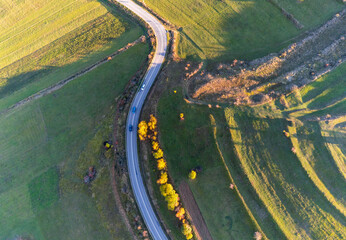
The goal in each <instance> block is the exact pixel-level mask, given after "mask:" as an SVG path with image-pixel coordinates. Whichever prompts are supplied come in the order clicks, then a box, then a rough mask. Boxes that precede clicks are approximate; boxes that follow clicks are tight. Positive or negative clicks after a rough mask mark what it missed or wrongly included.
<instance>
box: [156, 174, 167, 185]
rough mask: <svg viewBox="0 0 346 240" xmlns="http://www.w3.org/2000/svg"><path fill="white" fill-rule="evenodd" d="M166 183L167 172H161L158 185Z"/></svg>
mask: <svg viewBox="0 0 346 240" xmlns="http://www.w3.org/2000/svg"><path fill="white" fill-rule="evenodd" d="M167 181H168V175H167V172H164V171H162V172H161V175H160V178H159V180H157V183H158V184H165V183H167Z"/></svg>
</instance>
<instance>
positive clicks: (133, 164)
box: [116, 0, 168, 240]
mask: <svg viewBox="0 0 346 240" xmlns="http://www.w3.org/2000/svg"><path fill="white" fill-rule="evenodd" d="M116 1H117V2H119V3H120V4H122V5H123V6H125V7H127V8H128V9H130V10H131V11H132V12H134V13H135V14H136V15H137V16H139V17H140V18H142V19H143V20H144V21H145V22H146V23H148V24H149V26H150V27H151V28H152V29H153V31H154V34H155V37H156V52H155V55H154V58H153V60H152V62H151V64H150V66H149V68H148V71H147V73H146V75H145V76H144V80H143V85H142V87H141V89H140V90H139V91H138V92H137V94H136V96H135V97H134V99H133V101H132V104H131V107H130V110H129V113H128V116H127V122H126V126H127V127H126V156H127V165H128V169H129V175H130V181H131V186H132V189H133V192H134V195H135V198H136V201H137V205H138V207H139V210H140V212H141V214H142V217H143V219H144V222H145V224H146V226H147V228H148V229H149V232H150V234H151V236H152V237H153V238H154V239H155V240H166V239H168V238H167V236H166V234H165V231H164V230H163V229H162V227H161V225H160V223H159V221H158V218H157V216H156V214H155V212H154V210H153V207H152V205H151V203H150V201H149V197H148V194H147V192H146V189H145V186H144V183H143V179H142V176H141V172H140V168H139V163H138V151H137V131H136V129H137V125H138V120H139V116H140V113H141V110H142V107H143V104H144V101H145V98H146V97H147V95H148V92H149V90H150V88H151V86H152V84H153V83H154V81H155V78H156V76H157V75H158V73H159V71H160V68H161V66H162V63H163V61H164V60H165V55H166V50H167V35H166V30H165V28H164V26H163V25H162V24H161V23H160V22H159V21H158V20H157V19H156V18H155V17H154V16H152V15H151V14H150V13H148V12H147V11H146V10H144V9H143V8H141V7H140V6H138V5H137V4H136V3H134V2H133V1H130V0H116ZM134 107H135V111H133V109H134ZM130 126H131V131H130Z"/></svg>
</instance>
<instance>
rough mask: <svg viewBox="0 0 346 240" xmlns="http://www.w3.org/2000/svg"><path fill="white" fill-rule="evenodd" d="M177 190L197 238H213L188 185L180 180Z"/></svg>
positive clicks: (211, 239) (207, 239) (209, 239)
mask: <svg viewBox="0 0 346 240" xmlns="http://www.w3.org/2000/svg"><path fill="white" fill-rule="evenodd" d="M179 192H180V196H181V198H182V201H183V203H184V206H185V208H186V210H187V212H188V214H189V215H190V217H191V221H192V224H193V225H194V226H195V228H196V229H194V230H196V231H197V233H198V234H197V238H198V239H203V240H213V238H212V237H211V235H210V232H209V230H208V227H207V224H206V223H205V221H204V218H203V216H202V213H201V211H200V210H199V207H198V205H197V203H196V200H195V198H194V196H193V193H192V192H191V189H190V187H189V185H188V184H187V183H186V182H182V183H181V184H180V185H179Z"/></svg>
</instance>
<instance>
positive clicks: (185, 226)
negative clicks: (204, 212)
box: [181, 223, 192, 236]
mask: <svg viewBox="0 0 346 240" xmlns="http://www.w3.org/2000/svg"><path fill="white" fill-rule="evenodd" d="M181 232H182V233H183V234H184V235H185V236H187V235H189V234H190V233H192V228H191V226H190V225H189V224H188V223H184V224H183V227H182V229H181Z"/></svg>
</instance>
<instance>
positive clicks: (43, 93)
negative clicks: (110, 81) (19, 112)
mask: <svg viewBox="0 0 346 240" xmlns="http://www.w3.org/2000/svg"><path fill="white" fill-rule="evenodd" d="M144 41H145V36H143V35H142V36H141V37H139V38H138V39H137V40H135V41H133V42H131V43H128V44H127V45H126V46H125V47H122V48H120V49H118V50H117V51H116V52H114V53H112V54H111V55H109V56H107V57H105V58H103V59H102V60H100V61H98V62H96V63H94V64H92V65H90V66H89V67H86V68H84V69H82V70H81V71H79V72H77V73H75V74H73V75H72V76H70V77H68V78H65V79H64V80H62V81H60V82H58V83H56V84H54V85H52V86H50V87H47V88H45V89H42V90H41V91H39V92H37V93H35V94H33V95H31V96H29V97H27V98H25V99H23V100H21V101H19V102H17V103H15V104H14V105H12V106H11V107H9V108H7V109H5V110H3V111H1V112H0V116H1V115H3V114H5V113H7V112H9V111H10V110H13V109H15V108H18V107H20V106H23V105H24V104H26V103H29V102H31V101H33V100H36V99H39V98H41V97H43V96H46V95H48V94H50V93H52V92H55V91H57V90H59V89H60V88H62V87H63V86H65V85H66V84H68V83H69V82H71V81H72V80H74V79H76V78H78V77H81V76H83V75H84V74H86V73H88V72H90V71H92V70H94V69H95V68H97V67H99V66H100V65H102V64H104V63H106V62H108V61H109V60H111V59H112V58H113V57H115V56H116V55H119V54H120V53H122V52H125V51H126V50H127V49H129V48H130V47H133V46H134V45H136V44H138V43H140V42H144Z"/></svg>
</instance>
